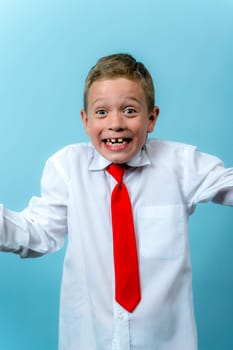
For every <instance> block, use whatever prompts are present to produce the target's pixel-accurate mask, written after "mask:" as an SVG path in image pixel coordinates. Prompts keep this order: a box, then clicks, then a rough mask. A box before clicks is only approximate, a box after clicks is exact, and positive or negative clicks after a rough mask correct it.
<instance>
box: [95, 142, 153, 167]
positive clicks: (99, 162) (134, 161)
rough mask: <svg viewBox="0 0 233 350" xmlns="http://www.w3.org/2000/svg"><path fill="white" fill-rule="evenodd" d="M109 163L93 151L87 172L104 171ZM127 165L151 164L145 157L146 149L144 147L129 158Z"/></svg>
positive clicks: (146, 156)
mask: <svg viewBox="0 0 233 350" xmlns="http://www.w3.org/2000/svg"><path fill="white" fill-rule="evenodd" d="M109 164H111V162H110V161H109V160H108V159H106V158H104V157H103V156H102V155H101V154H100V153H98V152H97V151H96V150H94V153H93V158H92V160H91V162H90V165H89V170H91V171H98V170H103V169H105V168H106V167H107V166H108V165H109ZM127 164H128V165H129V166H132V167H141V166H144V165H148V164H151V161H150V159H149V157H148V155H147V152H146V147H145V146H144V147H143V148H142V149H141V150H140V151H139V152H138V153H137V154H136V155H135V156H134V157H133V158H131V159H130V160H129V161H128V162H127Z"/></svg>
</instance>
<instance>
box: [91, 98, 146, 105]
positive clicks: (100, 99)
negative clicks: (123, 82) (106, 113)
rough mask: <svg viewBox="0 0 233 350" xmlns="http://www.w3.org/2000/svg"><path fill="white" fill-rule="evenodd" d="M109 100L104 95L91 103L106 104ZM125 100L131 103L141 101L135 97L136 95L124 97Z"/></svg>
mask: <svg viewBox="0 0 233 350" xmlns="http://www.w3.org/2000/svg"><path fill="white" fill-rule="evenodd" d="M107 100H108V99H105V98H104V97H103V98H97V99H95V100H94V101H93V102H92V103H91V104H92V105H95V104H97V103H100V104H101V103H103V104H105V103H106V102H107ZM123 101H124V103H130V102H132V101H133V102H136V103H137V104H140V101H139V100H138V99H137V98H136V97H134V96H127V97H124V98H123Z"/></svg>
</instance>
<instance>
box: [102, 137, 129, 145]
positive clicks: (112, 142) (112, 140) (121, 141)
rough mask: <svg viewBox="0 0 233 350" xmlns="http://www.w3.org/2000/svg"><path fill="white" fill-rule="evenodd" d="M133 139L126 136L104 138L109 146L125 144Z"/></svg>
mask: <svg viewBox="0 0 233 350" xmlns="http://www.w3.org/2000/svg"><path fill="white" fill-rule="evenodd" d="M131 140H132V139H131V138H129V137H124V138H109V139H104V140H103V142H104V143H105V144H106V145H109V146H117V145H125V144H128V143H129V142H130V141H131Z"/></svg>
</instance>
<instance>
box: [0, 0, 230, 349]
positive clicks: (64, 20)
mask: <svg viewBox="0 0 233 350" xmlns="http://www.w3.org/2000/svg"><path fill="white" fill-rule="evenodd" d="M232 34H233V3H232V1H231V0H205V1H203V0H195V1H191V0H190V1H187V0H176V1H172V0H170V1H169V0H157V1H156V0H144V1H136V0H117V1H114V0H113V1H109V0H100V1H87V0H76V1H74V0H66V1H59V0H56V1H55V0H50V1H47V0H38V1H37V0H34V1H32V0H20V1H17V0H0V150H1V151H0V164H1V173H0V179H1V181H0V202H2V203H4V204H5V205H6V206H7V207H9V208H11V209H14V210H21V209H22V208H23V207H25V206H26V205H27V202H28V200H29V199H30V197H31V195H37V194H39V182H40V176H41V172H42V169H43V165H44V162H45V161H46V159H47V158H48V157H49V156H50V155H51V154H53V153H54V152H55V151H56V150H58V149H60V148H61V147H63V146H64V145H66V144H69V143H73V142H79V141H83V140H87V137H86V135H85V134H84V132H83V127H82V124H81V121H80V117H79V110H80V109H81V108H82V92H83V85H84V79H85V76H86V74H87V72H88V70H89V69H90V67H91V66H92V65H93V64H94V63H95V62H96V60H97V59H98V58H99V57H100V56H103V55H106V54H110V53H114V52H129V53H132V54H133V55H135V56H136V58H137V59H138V60H142V61H143V62H144V63H145V64H146V65H147V67H148V68H149V70H150V71H151V73H152V75H153V78H154V81H155V85H156V96H157V104H158V105H159V106H160V108H161V114H160V119H159V121H158V124H157V128H156V130H155V132H154V135H156V136H157V137H160V138H164V139H173V140H177V141H182V142H186V143H191V144H195V145H197V146H198V147H199V149H200V150H202V151H205V152H208V153H214V154H215V155H217V156H219V157H220V158H222V159H224V161H225V164H226V165H227V166H230V165H233V161H232V149H233V137H232V124H233V122H232V101H233V92H232V91H233V90H232V80H233V38H232ZM232 231H233V215H232V208H228V207H221V206H218V205H214V204H205V205H200V206H199V208H198V209H197V210H196V212H195V214H194V216H193V217H191V219H190V242H191V249H192V264H193V283H194V302H195V309H196V319H197V326H198V333H199V349H200V350H210V349H211V350H219V349H224V350H227V349H232V348H233V321H232V314H233V297H232V295H233V278H232V275H233V254H232V248H233V234H232ZM63 256H64V249H63V250H62V251H60V252H58V253H55V254H51V255H47V256H46V257H43V258H39V259H34V260H21V259H19V258H18V257H17V256H15V255H13V254H5V253H2V254H0V276H1V279H0V349H1V350H16V349H24V350H42V349H49V350H56V349H57V333H58V332H57V321H58V308H59V289H60V281H61V271H62V262H63ZM182 350H183V349H182Z"/></svg>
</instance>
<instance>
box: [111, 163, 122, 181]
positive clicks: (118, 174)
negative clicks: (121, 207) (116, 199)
mask: <svg viewBox="0 0 233 350" xmlns="http://www.w3.org/2000/svg"><path fill="white" fill-rule="evenodd" d="M125 169H126V165H125V164H114V163H112V164H110V165H109V166H108V168H107V171H108V172H109V174H111V175H112V176H113V177H114V179H116V181H117V182H122V179H123V176H124V172H125Z"/></svg>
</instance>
